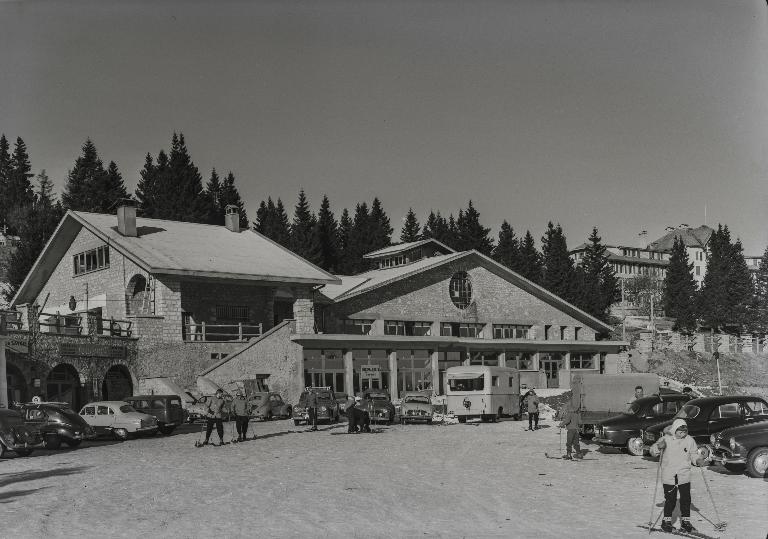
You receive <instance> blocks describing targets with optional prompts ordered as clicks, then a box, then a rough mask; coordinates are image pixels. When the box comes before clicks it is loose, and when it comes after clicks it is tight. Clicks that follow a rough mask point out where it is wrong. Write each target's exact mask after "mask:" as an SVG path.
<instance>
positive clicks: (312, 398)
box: [307, 392, 317, 408]
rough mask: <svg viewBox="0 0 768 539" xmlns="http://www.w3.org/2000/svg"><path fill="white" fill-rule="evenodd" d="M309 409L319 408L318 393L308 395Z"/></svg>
mask: <svg viewBox="0 0 768 539" xmlns="http://www.w3.org/2000/svg"><path fill="white" fill-rule="evenodd" d="M307 408H317V393H312V392H310V393H309V395H307Z"/></svg>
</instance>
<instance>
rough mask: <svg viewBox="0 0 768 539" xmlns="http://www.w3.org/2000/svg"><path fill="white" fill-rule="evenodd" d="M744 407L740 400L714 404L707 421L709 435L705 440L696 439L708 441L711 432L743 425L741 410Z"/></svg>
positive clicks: (703, 441) (714, 432)
mask: <svg viewBox="0 0 768 539" xmlns="http://www.w3.org/2000/svg"><path fill="white" fill-rule="evenodd" d="M742 409H743V407H742V405H741V403H739V402H723V403H720V404H718V405H717V406H714V407H713V408H712V412H711V413H710V414H709V420H708V421H707V428H708V432H707V436H706V437H704V438H705V439H704V440H699V439H697V440H696V441H697V442H702V443H706V441H707V440H708V439H709V435H710V434H716V433H718V432H720V431H721V430H724V429H727V428H729V427H737V426H739V425H742V424H743V423H744V420H743V419H742V413H741V412H740V410H742Z"/></svg>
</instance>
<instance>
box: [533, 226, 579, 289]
mask: <svg viewBox="0 0 768 539" xmlns="http://www.w3.org/2000/svg"><path fill="white" fill-rule="evenodd" d="M541 251H542V260H543V264H542V266H543V272H542V280H541V284H542V286H543V287H544V288H546V289H547V290H549V291H550V292H552V293H553V294H556V295H558V296H560V297H561V298H562V299H564V300H566V301H573V298H574V296H575V295H576V294H575V292H576V282H575V273H574V269H573V261H572V260H571V257H570V256H568V245H567V243H566V239H565V235H564V234H563V229H562V228H561V227H560V225H559V224H558V225H557V226H554V225H553V224H552V221H550V222H549V223H548V224H547V231H546V232H545V234H544V236H543V237H542V238H541Z"/></svg>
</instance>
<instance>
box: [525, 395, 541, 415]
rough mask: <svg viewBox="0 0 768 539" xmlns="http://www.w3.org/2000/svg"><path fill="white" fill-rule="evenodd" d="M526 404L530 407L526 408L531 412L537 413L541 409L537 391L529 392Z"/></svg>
mask: <svg viewBox="0 0 768 539" xmlns="http://www.w3.org/2000/svg"><path fill="white" fill-rule="evenodd" d="M525 405H526V406H527V407H528V409H527V410H526V411H527V412H528V413H529V414H535V413H537V412H538V411H539V397H538V396H537V395H536V394H535V393H528V396H527V397H525Z"/></svg>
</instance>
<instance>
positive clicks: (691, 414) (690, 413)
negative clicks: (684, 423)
mask: <svg viewBox="0 0 768 539" xmlns="http://www.w3.org/2000/svg"><path fill="white" fill-rule="evenodd" d="M700 411H701V410H700V409H699V407H698V406H695V405H693V404H686V405H685V406H683V407H682V408H680V411H679V412H677V414H675V418H677V419H694V418H695V417H696V416H698V415H699V412H700Z"/></svg>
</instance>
